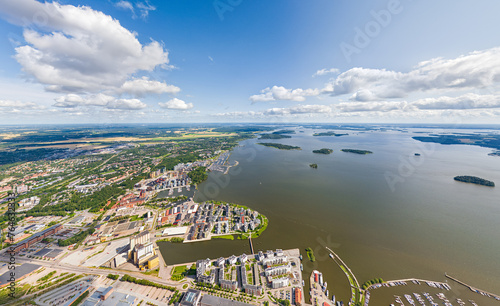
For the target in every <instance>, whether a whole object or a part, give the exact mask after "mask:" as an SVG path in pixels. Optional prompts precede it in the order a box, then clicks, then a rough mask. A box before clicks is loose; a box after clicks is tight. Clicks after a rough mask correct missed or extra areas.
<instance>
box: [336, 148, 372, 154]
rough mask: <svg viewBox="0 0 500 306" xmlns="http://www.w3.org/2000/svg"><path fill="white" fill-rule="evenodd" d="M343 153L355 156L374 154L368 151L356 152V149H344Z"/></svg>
mask: <svg viewBox="0 0 500 306" xmlns="http://www.w3.org/2000/svg"><path fill="white" fill-rule="evenodd" d="M341 151H342V152H347V153H354V154H363V155H364V154H372V153H373V152H372V151H367V150H355V149H342V150H341Z"/></svg>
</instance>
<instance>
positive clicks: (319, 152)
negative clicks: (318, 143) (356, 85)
mask: <svg viewBox="0 0 500 306" xmlns="http://www.w3.org/2000/svg"><path fill="white" fill-rule="evenodd" d="M313 153H317V154H327V155H328V154H332V153H333V150H332V149H327V148H323V149H319V150H313Z"/></svg>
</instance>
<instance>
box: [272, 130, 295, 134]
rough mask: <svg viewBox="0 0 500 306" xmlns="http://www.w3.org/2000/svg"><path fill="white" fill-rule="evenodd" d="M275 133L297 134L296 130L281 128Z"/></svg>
mask: <svg viewBox="0 0 500 306" xmlns="http://www.w3.org/2000/svg"><path fill="white" fill-rule="evenodd" d="M273 134H295V131H294V130H279V131H276V132H273Z"/></svg>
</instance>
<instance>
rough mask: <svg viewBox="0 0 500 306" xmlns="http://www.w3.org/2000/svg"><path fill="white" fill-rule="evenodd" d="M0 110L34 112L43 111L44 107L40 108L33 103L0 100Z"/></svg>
mask: <svg viewBox="0 0 500 306" xmlns="http://www.w3.org/2000/svg"><path fill="white" fill-rule="evenodd" d="M0 108H2V109H5V108H9V109H16V110H20V109H23V110H35V109H45V107H44V106H40V105H38V104H36V103H34V102H21V101H12V100H0Z"/></svg>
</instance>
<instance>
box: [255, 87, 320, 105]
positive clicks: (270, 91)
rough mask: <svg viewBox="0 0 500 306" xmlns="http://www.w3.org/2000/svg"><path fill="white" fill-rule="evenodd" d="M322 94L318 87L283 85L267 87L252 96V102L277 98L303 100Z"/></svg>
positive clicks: (275, 99)
mask: <svg viewBox="0 0 500 306" xmlns="http://www.w3.org/2000/svg"><path fill="white" fill-rule="evenodd" d="M319 94H320V91H319V90H318V89H301V88H297V89H288V88H285V87H283V86H273V87H267V88H265V89H263V90H262V91H261V94H259V95H253V96H251V97H250V100H251V101H252V102H269V101H277V100H290V101H298V102H302V101H305V100H306V97H307V96H317V95H319Z"/></svg>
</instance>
